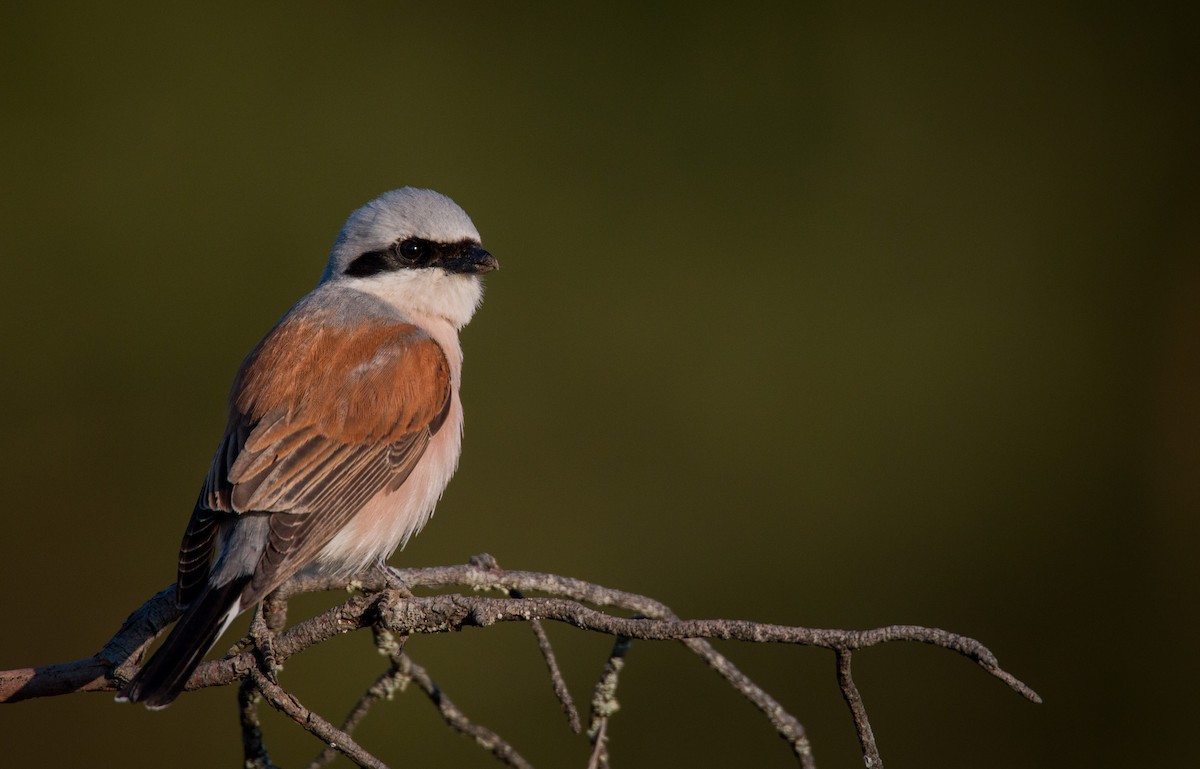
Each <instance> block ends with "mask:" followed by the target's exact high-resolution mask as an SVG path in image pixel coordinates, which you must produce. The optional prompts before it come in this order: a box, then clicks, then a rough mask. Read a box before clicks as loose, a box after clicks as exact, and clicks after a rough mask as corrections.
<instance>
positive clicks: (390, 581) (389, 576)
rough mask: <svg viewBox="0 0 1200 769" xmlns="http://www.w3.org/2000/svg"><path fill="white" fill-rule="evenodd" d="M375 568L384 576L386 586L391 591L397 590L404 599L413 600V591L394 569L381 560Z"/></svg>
mask: <svg viewBox="0 0 1200 769" xmlns="http://www.w3.org/2000/svg"><path fill="white" fill-rule="evenodd" d="M375 566H376V568H378V569H379V571H380V573H382V574H383V581H384V584H386V585H387V586H388V589H389V590H395V591H396V592H397V593H398V594H399V595H400V596H401V597H403V598H412V590H409V588H408V585H407V584H406V583H405V582H404V580H403V579H402V578H401V577H400V573H399V572H398V571H397V570H396V569H395V568H394V567H392V566H389V565H388V564H387V562H386V561H383V560H380V561H379V562H378V563H376V564H375Z"/></svg>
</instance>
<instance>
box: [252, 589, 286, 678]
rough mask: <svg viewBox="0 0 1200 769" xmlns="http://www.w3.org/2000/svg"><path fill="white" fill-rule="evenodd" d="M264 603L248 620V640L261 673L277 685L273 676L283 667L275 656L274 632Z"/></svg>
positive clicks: (256, 608)
mask: <svg viewBox="0 0 1200 769" xmlns="http://www.w3.org/2000/svg"><path fill="white" fill-rule="evenodd" d="M265 604H266V602H265V601H264V602H263V603H260V604H259V605H258V606H256V607H254V618H253V619H251V620H250V640H251V641H252V642H253V643H254V648H255V649H256V650H257V651H258V658H259V662H260V663H261V666H262V671H263V673H264V674H265V675H266V676H267V678H268V679H270V680H271V682H272V683H277V681H276V679H275V674H276V673H277V672H278V671H280V670H283V665H280V664H279V663H278V662H277V660H276V656H275V632H274V631H273V630H272V629H271V627H270V626H269V623H268V622H267V618H266V616H265V612H264V611H263V606H264V605H265Z"/></svg>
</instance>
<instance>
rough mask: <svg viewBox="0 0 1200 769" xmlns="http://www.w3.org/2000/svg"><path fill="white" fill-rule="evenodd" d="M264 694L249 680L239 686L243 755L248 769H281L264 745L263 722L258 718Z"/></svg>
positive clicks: (239, 714) (239, 713)
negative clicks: (259, 706) (259, 705)
mask: <svg viewBox="0 0 1200 769" xmlns="http://www.w3.org/2000/svg"><path fill="white" fill-rule="evenodd" d="M261 700H262V694H261V693H260V692H259V691H258V689H256V688H255V687H254V682H253V681H251V680H250V679H249V678H247V679H244V680H243V681H242V683H241V685H240V686H238V716H239V720H240V722H241V725H242V755H243V757H244V758H245V764H244V766H245V767H246V769H279V767H277V766H276V765H275V764H274V762H272V761H271V757H270V756H269V755H268V754H267V747H266V745H264V744H263V738H262V721H261V720H260V719H259V717H258V703H259V702H260V701H261Z"/></svg>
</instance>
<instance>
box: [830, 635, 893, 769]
mask: <svg viewBox="0 0 1200 769" xmlns="http://www.w3.org/2000/svg"><path fill="white" fill-rule="evenodd" d="M834 654H835V655H837V680H838V686H839V687H840V688H841V690H842V699H844V700H846V704H847V705H848V706H849V707H850V717H851V718H853V719H854V730H855V731H856V732H858V744H859V746H860V747H861V748H862V754H863V763H864V764H865V765H866V767H867V769H883V759H882V758H880V756H879V748H878V747H877V746H876V745H875V732H874V731H872V729H871V721H870V719H868V718H867V708H866V706H865V705H863V701H862V695H860V694H859V693H858V687H857V686H855V685H854V678H853V677H852V676H851V675H850V656H851V654H852V652H851V651H850V650H849V649H835V650H834Z"/></svg>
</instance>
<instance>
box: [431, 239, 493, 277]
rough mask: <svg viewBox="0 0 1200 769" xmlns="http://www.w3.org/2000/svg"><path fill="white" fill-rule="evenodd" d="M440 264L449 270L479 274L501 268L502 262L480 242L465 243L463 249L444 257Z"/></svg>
mask: <svg viewBox="0 0 1200 769" xmlns="http://www.w3.org/2000/svg"><path fill="white" fill-rule="evenodd" d="M440 266H441V267H442V269H444V270H446V271H447V272H458V273H465V274H469V275H470V274H477V275H478V274H483V273H485V272H491V271H492V270H498V269H500V262H498V261H496V257H494V256H492V255H491V254H490V253H488V251H486V250H485V249H484V247H483V246H481V245H479V244H478V243H464V244H463V247H462V248H461V249H458V250H456V252H455V253H453V254H450V255H448V256H447V257H446V258H445V259H443V260H442V263H441V265H440Z"/></svg>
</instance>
